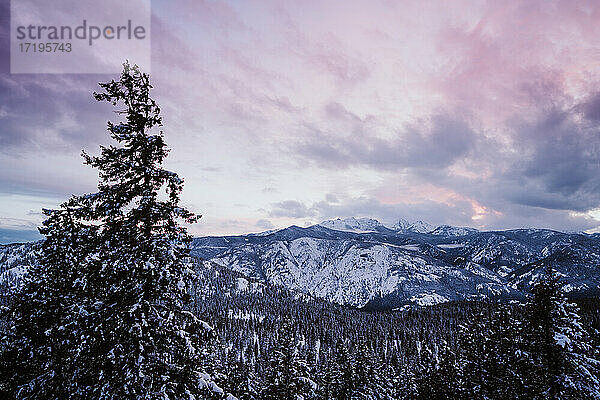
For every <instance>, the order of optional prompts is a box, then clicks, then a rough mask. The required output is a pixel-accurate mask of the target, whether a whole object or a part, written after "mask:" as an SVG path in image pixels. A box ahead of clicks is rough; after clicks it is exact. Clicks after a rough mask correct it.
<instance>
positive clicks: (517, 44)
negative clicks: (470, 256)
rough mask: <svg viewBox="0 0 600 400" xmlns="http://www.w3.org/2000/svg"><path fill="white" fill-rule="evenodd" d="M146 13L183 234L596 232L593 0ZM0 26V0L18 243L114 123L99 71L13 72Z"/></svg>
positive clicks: (174, 7)
mask: <svg viewBox="0 0 600 400" xmlns="http://www.w3.org/2000/svg"><path fill="white" fill-rule="evenodd" d="M64 12H68V10H64ZM152 14H153V15H152V57H153V58H152V71H151V73H152V80H153V83H154V85H155V87H156V89H155V97H156V98H157V100H158V102H159V104H160V105H161V108H162V110H163V116H164V123H165V126H164V131H165V134H166V138H167V141H168V143H169V145H170V146H171V147H172V152H171V153H170V156H169V158H168V161H167V166H168V168H171V169H173V170H176V171H178V172H180V173H181V175H182V176H184V177H185V179H186V188H185V191H184V194H183V200H184V202H185V204H186V206H189V207H190V208H192V209H193V210H196V211H197V212H199V213H201V214H203V215H204V217H203V218H202V221H201V222H200V224H198V225H196V226H194V227H191V228H190V229H191V230H192V232H193V233H194V234H222V233H242V232H252V231H256V230H261V229H271V228H272V227H281V226H285V225H290V224H298V225H305V224H309V223H315V222H319V220H320V219H325V218H332V217H338V216H339V217H343V216H351V215H355V216H370V217H376V218H380V219H382V220H384V221H385V222H393V221H394V220H396V219H397V218H399V217H404V218H406V219H423V220H428V221H430V222H431V223H434V224H441V223H448V224H456V225H471V226H477V227H479V228H484V229H485V228H494V229H498V228H513V227H522V226H540V227H551V228H555V229H564V230H594V229H598V226H599V225H600V222H599V221H598V219H597V218H598V216H599V215H600V211H599V210H600V178H599V177H600V174H599V173H598V170H599V168H600V154H599V151H600V137H599V135H600V131H599V130H600V70H599V69H598V65H599V63H600V53H598V49H599V48H600V24H598V21H599V20H600V3H598V2H589V1H581V2H580V1H573V2H565V1H529V0H523V1H514V2H510V3H506V2H492V1H480V2H479V1H478V2H473V1H456V2H422V1H407V2H389V1H369V2H367V1H360V0H350V1H347V2H339V1H302V2H280V1H272V0H250V1H244V2H221V1H219V2H212V1H191V0H189V1H187V0H186V1H180V2H177V4H173V3H172V2H167V1H161V0H157V1H152ZM8 28H9V2H8V1H7V0H0V56H1V57H0V218H4V219H0V229H1V230H2V231H1V232H0V233H1V234H2V235H4V236H3V237H4V238H5V239H2V240H5V241H6V240H9V239H6V238H12V239H10V240H13V239H15V238H16V237H19V235H21V234H20V233H19V231H22V232H26V233H25V234H23V235H24V236H23V235H22V236H21V237H23V238H25V237H28V238H29V237H31V236H27V235H30V234H34V228H33V226H36V225H37V224H39V216H33V215H29V214H28V212H29V211H30V210H32V209H34V210H39V209H40V208H41V207H55V206H57V205H58V204H60V202H61V201H63V200H64V199H65V198H66V197H68V196H69V195H70V194H71V193H81V192H87V191H92V190H94V187H95V178H96V173H95V172H94V171H92V170H90V169H89V168H88V167H85V166H83V165H81V160H80V157H79V152H80V150H81V149H83V148H85V149H86V150H88V151H90V152H95V151H96V149H97V148H98V145H99V144H105V143H107V142H108V138H107V136H106V135H105V133H104V132H105V127H106V120H108V119H114V118H115V117H116V116H115V115H114V114H113V113H112V109H111V107H110V106H107V105H105V104H98V103H97V102H96V101H94V99H93V98H92V96H91V93H92V91H93V90H95V89H96V88H97V82H100V81H106V80H109V79H113V78H115V77H114V76H102V75H11V74H10V73H9V60H10V58H9V53H8V49H9V32H8ZM132 61H134V62H135V60H132ZM22 203H26V204H23V205H22ZM240 203H243V205H244V206H241V204H240ZM7 218H12V219H13V220H12V221H13V222H14V221H20V222H19V223H18V224H17V226H15V224H14V223H11V225H10V226H9V225H8V222H6V221H7ZM3 221H4V222H3ZM31 224H33V225H31ZM5 231H10V232H9V233H10V235H9V234H8V233H2V232H5ZM15 232H16V233H15ZM27 232H28V233H27ZM15 240H16V239H15Z"/></svg>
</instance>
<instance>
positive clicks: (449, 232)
mask: <svg viewBox="0 0 600 400" xmlns="http://www.w3.org/2000/svg"><path fill="white" fill-rule="evenodd" d="M475 232H479V230H478V229H475V228H468V227H462V226H450V225H440V226H438V227H437V228H435V229H433V230H431V231H429V232H428V233H429V234H430V235H436V236H465V235H469V234H471V233H475Z"/></svg>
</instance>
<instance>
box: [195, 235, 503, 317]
mask: <svg viewBox="0 0 600 400" xmlns="http://www.w3.org/2000/svg"><path fill="white" fill-rule="evenodd" d="M196 250H198V248H196ZM210 261H211V262H214V263H217V264H220V265H223V266H229V267H230V268H232V269H233V270H235V271H238V272H241V273H243V274H245V275H248V276H250V277H256V278H262V279H265V280H267V281H269V282H272V283H275V284H279V285H283V286H285V287H288V288H291V289H294V290H300V291H304V292H306V293H308V294H310V295H313V296H316V297H321V298H325V299H327V300H330V301H334V302H337V303H340V304H347V305H352V306H356V307H363V306H365V305H367V304H368V303H369V302H370V301H372V300H374V299H376V298H385V297H387V296H400V297H403V298H407V299H408V298H411V297H414V296H417V297H419V296H421V295H423V294H426V293H436V294H437V295H438V296H437V297H436V296H434V298H437V299H440V298H442V297H443V298H445V299H446V300H445V301H447V300H459V299H465V298H470V297H482V296H483V295H486V294H488V293H489V291H490V290H500V291H502V290H503V289H501V288H498V287H497V286H498V284H497V282H498V281H499V277H494V278H495V279H490V277H489V276H485V275H484V274H479V273H476V272H473V271H469V270H468V269H465V268H457V267H456V266H453V265H451V264H448V263H440V262H439V261H436V260H432V259H430V258H429V257H428V256H424V255H415V254H414V252H413V251H410V250H406V249H403V248H401V247H399V246H392V245H386V244H381V243H364V242H359V241H353V240H331V239H317V238H311V237H300V238H297V239H294V240H291V241H270V242H266V243H264V244H258V245H244V246H240V247H237V248H233V249H231V250H230V251H227V252H225V253H223V254H221V255H219V256H217V257H213V258H211V259H210ZM487 275H494V274H493V272H491V271H487ZM477 285H479V286H477ZM408 302H410V300H409V301H408Z"/></svg>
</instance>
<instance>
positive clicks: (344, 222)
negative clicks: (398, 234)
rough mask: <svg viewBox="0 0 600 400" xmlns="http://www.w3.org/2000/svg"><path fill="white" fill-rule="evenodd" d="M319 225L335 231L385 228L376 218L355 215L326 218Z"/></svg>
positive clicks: (374, 230) (373, 230) (365, 230)
mask: <svg viewBox="0 0 600 400" xmlns="http://www.w3.org/2000/svg"><path fill="white" fill-rule="evenodd" d="M319 225H321V226H323V227H325V228H329V229H334V230H336V231H345V232H376V231H378V230H380V229H381V228H385V226H383V224H382V223H381V222H379V221H377V220H376V219H373V218H356V217H349V218H343V219H342V218H336V219H328V220H326V221H323V222H321V223H320V224H319Z"/></svg>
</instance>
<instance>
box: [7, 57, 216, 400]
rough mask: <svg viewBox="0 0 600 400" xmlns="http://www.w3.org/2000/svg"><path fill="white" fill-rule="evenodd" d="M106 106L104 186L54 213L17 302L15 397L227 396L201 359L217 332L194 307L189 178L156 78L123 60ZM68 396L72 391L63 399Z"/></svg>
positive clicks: (106, 86)
mask: <svg viewBox="0 0 600 400" xmlns="http://www.w3.org/2000/svg"><path fill="white" fill-rule="evenodd" d="M100 86H101V88H102V92H100V93H95V94H94V95H95V98H96V99H97V100H98V101H107V102H109V103H111V104H113V105H115V106H118V107H120V108H119V110H118V111H117V113H118V114H119V115H120V116H122V117H123V120H122V121H119V122H118V123H113V122H109V123H108V131H109V133H110V136H111V137H112V139H114V141H115V142H116V144H115V145H110V146H107V147H101V154H100V155H99V156H90V155H88V154H85V153H84V158H85V161H86V163H87V164H89V165H91V166H92V167H95V168H97V169H98V170H99V176H100V181H99V184H98V192H97V193H93V194H88V195H83V196H74V197H72V198H71V199H70V200H69V201H67V202H66V203H65V204H63V205H61V208H60V209H59V210H54V211H48V212H47V214H48V215H49V218H48V220H47V221H46V222H45V223H44V227H43V228H42V229H41V231H42V233H43V234H45V235H46V238H47V240H46V243H45V244H44V248H43V257H42V263H41V264H42V265H41V266H40V267H39V268H36V269H35V270H34V271H32V273H31V274H30V278H28V281H27V282H26V284H25V285H24V286H23V289H22V290H21V291H20V293H18V296H17V297H18V300H16V301H15V305H14V306H13V307H11V309H10V314H11V317H12V320H13V321H14V322H13V324H12V327H11V330H10V331H9V337H7V338H6V340H5V344H6V346H3V348H4V349H6V350H5V351H6V353H8V354H9V355H10V357H9V359H10V360H11V362H10V363H5V366H6V367H10V366H11V364H12V366H13V368H15V371H16V372H18V373H20V371H21V368H23V367H24V366H27V368H26V369H24V371H27V373H26V374H24V375H23V376H18V377H16V379H13V378H14V377H11V376H7V375H4V374H3V378H2V385H3V387H9V388H10V390H12V391H13V393H14V396H15V397H17V398H31V399H38V398H39V399H42V398H43V399H48V398H71V399H74V398H82V399H84V398H85V399H90V398H96V399H124V398H127V399H138V398H139V399H142V398H143V399H154V398H156V399H158V398H160V399H183V398H185V399H191V398H196V399H202V398H210V397H211V396H216V397H220V396H222V390H221V389H219V388H218V387H217V386H216V385H215V383H214V382H213V380H212V379H211V377H210V375H209V374H207V371H209V370H210V368H206V366H205V365H204V363H205V362H206V360H207V359H209V357H207V354H206V353H207V350H206V347H205V346H204V344H205V343H206V342H207V341H209V340H210V337H211V335H212V332H211V328H210V326H208V324H206V323H205V322H203V321H201V320H199V319H198V318H197V317H196V316H194V315H193V314H192V313H191V312H189V310H187V309H186V304H185V303H186V292H187V289H188V286H189V281H190V277H191V275H192V271H191V270H190V269H189V268H188V266H187V265H186V262H185V259H186V256H187V255H188V244H189V242H190V240H191V238H190V236H189V235H188V234H187V232H186V229H185V228H184V227H182V226H180V225H179V221H181V220H183V221H186V222H189V223H191V222H194V221H196V220H197V218H198V217H196V216H195V215H194V214H192V213H191V212H189V211H187V210H186V209H184V208H182V207H180V206H179V195H180V192H181V190H182V188H183V180H182V179H181V178H179V177H178V176H177V174H176V173H174V172H171V171H167V170H166V169H164V168H163V167H162V163H163V160H164V158H165V157H166V156H167V153H168V149H167V147H166V144H165V141H164V137H163V133H162V132H161V131H159V132H155V129H156V128H157V127H160V126H161V124H162V119H161V116H160V108H159V107H158V105H157V104H156V102H155V101H154V100H153V99H152V98H151V97H150V89H151V88H152V86H151V85H150V83H149V77H148V75H146V74H143V73H141V72H140V71H139V70H138V68H137V67H136V66H133V67H132V66H130V65H129V64H125V65H124V69H123V72H122V74H121V76H120V79H119V80H117V81H115V80H113V81H110V82H108V83H102V84H100ZM67 393H68V395H66V394H67Z"/></svg>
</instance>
